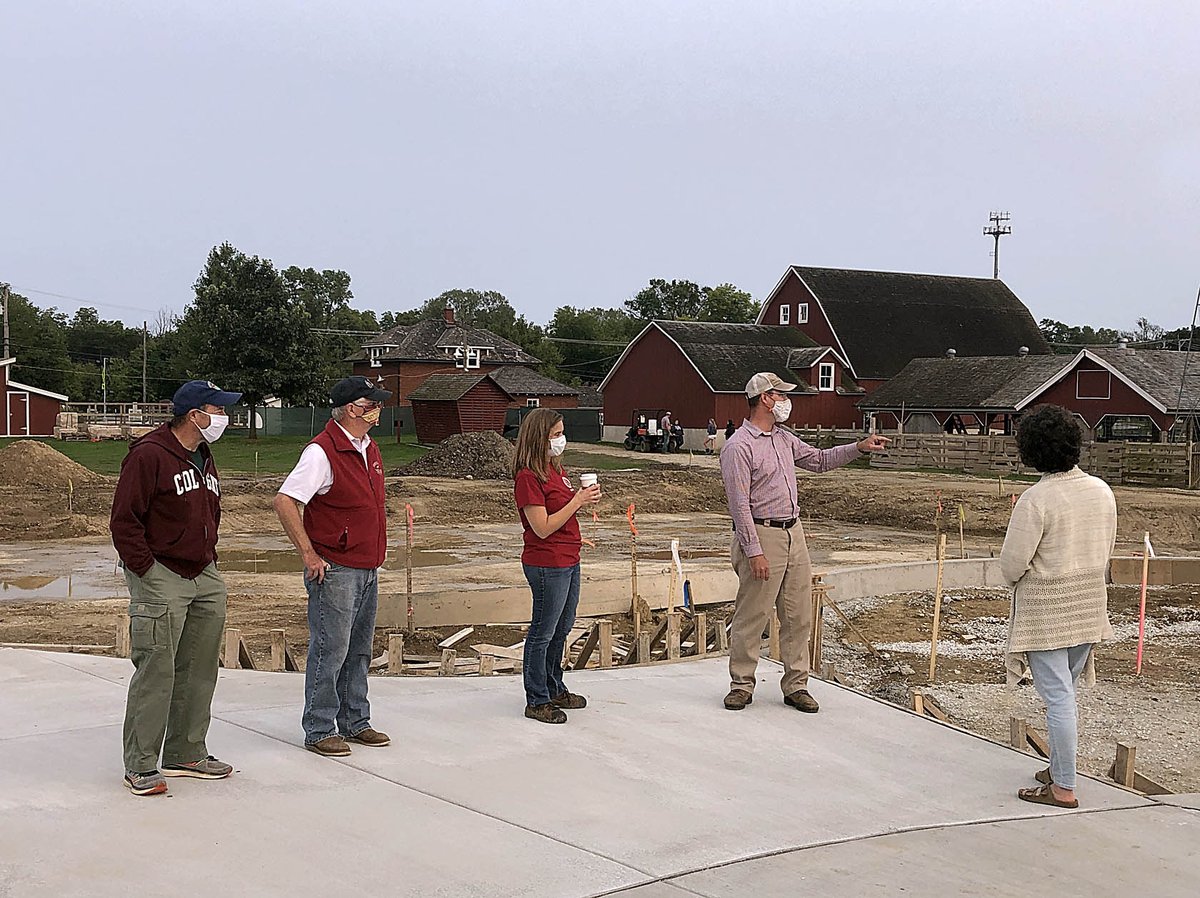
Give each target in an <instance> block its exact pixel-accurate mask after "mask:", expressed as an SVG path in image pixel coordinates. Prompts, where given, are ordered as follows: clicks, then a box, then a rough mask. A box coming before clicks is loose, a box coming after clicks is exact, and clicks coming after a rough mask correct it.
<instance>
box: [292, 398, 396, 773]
mask: <svg viewBox="0 0 1200 898" xmlns="http://www.w3.org/2000/svg"><path fill="white" fill-rule="evenodd" d="M391 395H392V394H391V393H390V392H389V391H387V390H381V389H379V388H378V387H377V386H375V384H374V383H373V382H372V381H370V380H369V379H367V378H365V377H346V378H343V379H342V380H339V381H338V382H337V383H336V384H334V386H333V390H332V391H331V393H330V400H331V404H332V407H333V417H332V420H331V421H330V422H329V423H328V424H327V425H326V426H325V429H324V430H323V431H322V432H321V433H319V434H317V436H316V438H315V439H314V440H313V441H312V442H311V443H309V444H308V445H307V446H306V447H305V449H304V452H303V453H301V455H300V461H299V462H298V463H297V464H296V467H295V468H293V469H292V473H291V474H289V475H288V477H287V479H286V480H285V481H284V482H283V486H281V487H280V488H279V494H278V495H276V496H275V512H276V514H278V515H279V520H280V522H281V523H282V524H283V529H284V530H286V531H287V535H288V538H289V539H291V541H292V544H293V545H294V546H295V547H296V548H297V549H298V550H299V552H300V558H301V560H302V561H303V562H304V587H305V589H306V590H307V591H308V664H307V665H306V666H305V668H304V717H303V718H302V720H301V723H302V725H303V727H304V747H305V748H307V749H308V750H309V751H314V752H316V753H317V754H319V755H324V756H326V757H342V756H345V755H348V754H350V746H349V745H347V744H346V743H347V742H348V741H349V742H354V743H356V744H359V745H369V746H374V747H380V746H384V745H387V744H389V743H390V742H391V740H390V739H389V738H388V737H387V735H386V734H385V733H381V732H379V731H378V730H376V729H374V728H372V726H371V705H370V703H369V702H368V701H367V669H368V668H369V667H370V665H371V649H372V645H373V643H374V636H375V609H376V606H377V604H378V600H379V568H380V567H381V566H382V565H383V560H384V557H385V556H386V555H387V513H386V510H385V507H384V498H385V497H384V483H383V459H382V458H381V457H380V455H379V447H378V446H377V445H375V443H374V442H373V441H372V440H371V438H370V436H368V433H369V431H370V430H371V428H372V427H374V426H375V425H376V424H377V423H378V422H379V407H380V403H382V402H384V401H385V400H387V399H388V398H390V397H391ZM301 507H303V509H304V517H303V519H301V516H300V509H301Z"/></svg>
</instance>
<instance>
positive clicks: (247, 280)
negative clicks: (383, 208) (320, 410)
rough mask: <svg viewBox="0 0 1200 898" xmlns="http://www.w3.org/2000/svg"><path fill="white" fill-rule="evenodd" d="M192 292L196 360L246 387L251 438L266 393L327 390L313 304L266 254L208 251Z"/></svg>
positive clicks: (230, 386) (306, 397)
mask: <svg viewBox="0 0 1200 898" xmlns="http://www.w3.org/2000/svg"><path fill="white" fill-rule="evenodd" d="M195 291H196V298H195V300H194V301H193V302H192V303H191V304H190V305H189V306H188V308H187V310H186V311H185V313H184V319H185V322H186V325H187V326H188V327H189V328H191V329H193V333H195V334H196V335H197V336H198V337H199V338H200V340H201V342H200V344H199V346H198V352H197V359H196V360H197V363H198V365H199V366H200V368H201V369H202V370H203V371H204V374H203V375H202V376H206V377H210V378H212V379H213V380H215V381H217V382H218V383H219V384H220V386H221V387H222V388H223V389H227V390H237V391H239V392H241V393H243V394H244V401H245V403H246V404H247V405H248V406H249V407H250V438H251V439H256V438H257V436H258V432H257V428H256V427H255V420H254V409H255V407H256V406H258V405H260V404H261V403H262V401H263V399H265V398H267V397H268V396H278V397H279V398H281V399H283V400H284V401H285V402H293V403H303V402H308V401H316V400H317V399H318V398H319V397H320V396H321V395H322V394H323V393H324V390H323V385H322V384H321V362H322V355H321V351H320V347H319V346H318V345H317V343H316V340H315V337H314V335H313V333H312V326H313V321H312V319H311V317H310V315H309V311H308V309H307V308H306V306H305V303H304V301H303V300H302V299H301V298H299V297H297V296H296V295H294V293H293V292H292V291H289V290H288V289H287V287H286V286H285V284H284V280H283V278H282V277H280V275H279V273H278V272H277V271H276V270H275V266H274V265H273V264H272V263H271V261H270V260H269V259H260V258H258V257H257V256H247V255H246V254H245V253H242V252H240V251H239V250H237V249H235V248H234V247H233V246H232V245H230V244H229V243H223V244H221V245H220V246H217V247H214V248H213V250H212V252H210V253H209V254H208V262H207V263H206V264H205V266H204V270H203V271H202V272H201V273H200V277H199V278H198V279H197V280H196V283H195Z"/></svg>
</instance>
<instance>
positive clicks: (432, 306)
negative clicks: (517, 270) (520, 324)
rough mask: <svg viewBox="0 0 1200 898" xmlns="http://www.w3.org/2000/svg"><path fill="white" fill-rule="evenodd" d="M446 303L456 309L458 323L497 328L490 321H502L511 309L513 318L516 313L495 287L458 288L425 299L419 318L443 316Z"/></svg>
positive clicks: (493, 322)
mask: <svg viewBox="0 0 1200 898" xmlns="http://www.w3.org/2000/svg"><path fill="white" fill-rule="evenodd" d="M447 306H449V307H450V308H452V309H454V320H455V321H457V322H458V323H459V324H466V325H471V326H472V327H485V328H487V329H488V330H494V328H493V327H492V326H491V325H492V324H495V323H502V322H503V321H504V320H505V319H506V318H507V316H508V315H509V313H511V314H512V316H513V318H515V317H516V310H514V309H513V307H512V305H511V304H510V303H509V301H508V300H507V299H506V298H505V297H504V294H503V293H499V292H497V291H495V290H473V289H470V290H461V289H456V290H447V291H445V292H444V293H439V294H438V295H437V296H435V297H433V298H432V299H427V300H425V303H424V305H422V306H421V308H420V316H419V317H418V319H417V320H418V321H421V320H424V319H426V318H441V317H442V313H443V311H444V310H445V309H446V307H447ZM501 336H503V335H501Z"/></svg>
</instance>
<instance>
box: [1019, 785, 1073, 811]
mask: <svg viewBox="0 0 1200 898" xmlns="http://www.w3.org/2000/svg"><path fill="white" fill-rule="evenodd" d="M1017 798H1019V799H1021V801H1030V802H1033V803H1034V804H1048V805H1050V806H1051V807H1053V808H1071V809H1074V808H1077V807H1079V799H1077V798H1076V799H1072V800H1071V801H1063V800H1062V799H1061V798H1055V796H1054V787H1053V786H1051V785H1045V786H1038V787H1037V788H1036V789H1018V790H1017Z"/></svg>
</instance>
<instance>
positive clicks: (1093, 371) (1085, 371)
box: [1075, 368, 1112, 401]
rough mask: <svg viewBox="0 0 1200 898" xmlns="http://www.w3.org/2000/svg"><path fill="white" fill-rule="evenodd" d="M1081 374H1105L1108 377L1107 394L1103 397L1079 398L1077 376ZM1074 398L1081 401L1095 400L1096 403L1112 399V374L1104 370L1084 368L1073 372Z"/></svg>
mask: <svg viewBox="0 0 1200 898" xmlns="http://www.w3.org/2000/svg"><path fill="white" fill-rule="evenodd" d="M1081 374H1107V375H1108V392H1107V393H1105V394H1104V395H1103V396H1080V395H1079V375H1081ZM1075 398H1076V399H1083V400H1088V399H1092V400H1096V401H1103V400H1105V399H1112V372H1111V371H1108V370H1106V369H1104V368H1100V369H1096V368H1084V369H1082V370H1080V371H1076V372H1075Z"/></svg>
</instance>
